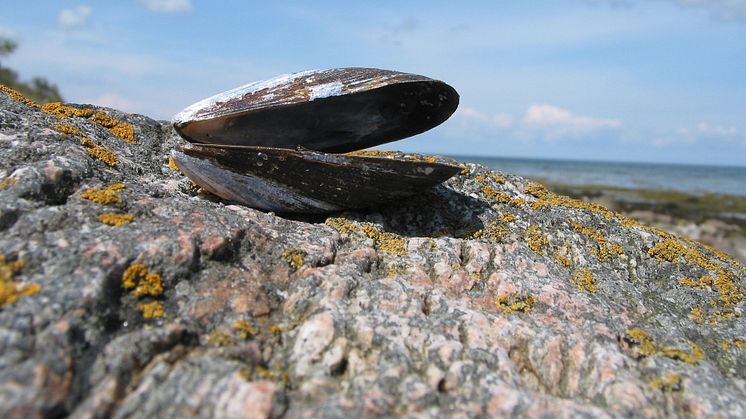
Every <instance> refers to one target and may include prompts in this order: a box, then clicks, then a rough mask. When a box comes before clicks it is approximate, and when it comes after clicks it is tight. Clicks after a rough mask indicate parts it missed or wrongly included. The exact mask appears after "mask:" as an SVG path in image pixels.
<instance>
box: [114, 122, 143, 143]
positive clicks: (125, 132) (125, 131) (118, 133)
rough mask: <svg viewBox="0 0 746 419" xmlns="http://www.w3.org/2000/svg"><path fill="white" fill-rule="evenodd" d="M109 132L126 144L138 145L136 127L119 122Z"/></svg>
mask: <svg viewBox="0 0 746 419" xmlns="http://www.w3.org/2000/svg"><path fill="white" fill-rule="evenodd" d="M109 132H111V133H112V134H114V136H115V137H118V138H119V139H121V140H124V141H125V142H128V143H130V144H137V141H136V140H135V127H134V126H132V124H129V123H127V122H121V121H120V122H119V123H118V124H117V125H116V126H115V127H112V128H109Z"/></svg>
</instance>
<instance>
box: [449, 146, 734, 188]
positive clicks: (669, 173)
mask: <svg viewBox="0 0 746 419" xmlns="http://www.w3.org/2000/svg"><path fill="white" fill-rule="evenodd" d="M450 157H452V158H454V159H457V160H460V161H466V162H470V163H478V164H481V165H484V166H487V167H490V168H493V169H497V170H500V171H503V172H507V173H512V174H516V175H520V176H524V177H527V178H530V179H534V180H537V181H541V182H546V183H550V184H562V185H576V186H582V185H594V186H602V187H603V186H606V187H620V188H628V189H654V190H669V191H670V190H673V191H679V192H685V193H690V194H697V195H701V194H706V193H719V194H730V195H744V196H746V167H728V166H696V165H683V164H682V165H679V164H652V163H618V162H599V161H571V160H543V159H522V158H502V157H475V156H450Z"/></svg>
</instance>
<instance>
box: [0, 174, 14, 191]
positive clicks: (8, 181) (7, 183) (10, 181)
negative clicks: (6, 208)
mask: <svg viewBox="0 0 746 419" xmlns="http://www.w3.org/2000/svg"><path fill="white" fill-rule="evenodd" d="M17 182H18V179H16V178H14V177H9V178H5V179H2V180H0V189H2V190H5V189H8V188H10V187H11V186H13V185H15V184H16V183H17Z"/></svg>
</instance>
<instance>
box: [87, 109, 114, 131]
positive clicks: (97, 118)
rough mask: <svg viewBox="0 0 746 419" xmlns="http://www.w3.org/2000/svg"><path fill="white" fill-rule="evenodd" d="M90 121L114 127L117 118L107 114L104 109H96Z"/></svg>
mask: <svg viewBox="0 0 746 419" xmlns="http://www.w3.org/2000/svg"><path fill="white" fill-rule="evenodd" d="M91 121H93V122H95V123H97V124H98V125H101V126H102V127H104V128H114V127H115V126H117V124H119V120H118V119H116V118H112V117H111V116H109V114H108V113H106V112H104V111H98V112H96V113H95V114H94V115H93V117H91Z"/></svg>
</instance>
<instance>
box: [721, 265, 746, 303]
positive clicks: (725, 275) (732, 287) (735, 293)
mask: <svg viewBox="0 0 746 419" xmlns="http://www.w3.org/2000/svg"><path fill="white" fill-rule="evenodd" d="M736 281H737V278H736V277H735V275H734V274H733V273H731V272H726V271H724V270H721V271H719V272H718V273H717V276H716V277H715V279H714V280H713V284H714V285H715V289H716V290H717V292H718V293H719V294H720V302H721V303H722V304H723V305H725V306H735V305H737V304H739V303H740V302H741V301H743V300H744V290H743V287H742V286H740V285H739V284H738V283H737V282H736Z"/></svg>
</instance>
